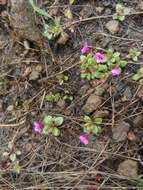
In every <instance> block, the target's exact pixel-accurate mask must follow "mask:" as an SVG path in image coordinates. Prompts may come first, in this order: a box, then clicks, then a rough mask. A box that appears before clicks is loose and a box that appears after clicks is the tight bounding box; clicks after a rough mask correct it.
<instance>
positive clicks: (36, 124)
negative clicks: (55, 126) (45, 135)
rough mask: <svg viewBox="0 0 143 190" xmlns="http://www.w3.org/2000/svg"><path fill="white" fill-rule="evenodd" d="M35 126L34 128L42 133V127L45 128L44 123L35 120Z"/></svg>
mask: <svg viewBox="0 0 143 190" xmlns="http://www.w3.org/2000/svg"><path fill="white" fill-rule="evenodd" d="M34 126H35V128H34V130H35V131H36V132H38V133H41V132H42V128H43V126H44V125H42V124H40V123H38V122H37V121H35V122H34Z"/></svg>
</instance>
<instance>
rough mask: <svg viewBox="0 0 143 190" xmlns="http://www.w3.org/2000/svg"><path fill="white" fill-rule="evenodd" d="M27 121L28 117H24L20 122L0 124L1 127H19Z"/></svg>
mask: <svg viewBox="0 0 143 190" xmlns="http://www.w3.org/2000/svg"><path fill="white" fill-rule="evenodd" d="M25 122H26V118H24V119H23V120H22V121H20V122H19V123H10V124H0V127H18V126H20V125H23V124H24V123H25Z"/></svg>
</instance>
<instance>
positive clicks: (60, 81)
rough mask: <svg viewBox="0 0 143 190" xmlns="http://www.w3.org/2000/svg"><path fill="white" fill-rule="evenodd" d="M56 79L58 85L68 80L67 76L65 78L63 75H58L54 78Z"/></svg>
mask: <svg viewBox="0 0 143 190" xmlns="http://www.w3.org/2000/svg"><path fill="white" fill-rule="evenodd" d="M56 78H57V79H58V82H59V84H60V85H62V84H64V82H65V81H67V80H68V79H69V78H68V76H66V75H64V74H58V75H57V76H56Z"/></svg>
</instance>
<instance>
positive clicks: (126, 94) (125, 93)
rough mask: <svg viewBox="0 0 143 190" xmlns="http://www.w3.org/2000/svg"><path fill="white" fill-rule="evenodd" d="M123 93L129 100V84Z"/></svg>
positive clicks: (130, 95) (130, 96)
mask: <svg viewBox="0 0 143 190" xmlns="http://www.w3.org/2000/svg"><path fill="white" fill-rule="evenodd" d="M123 95H124V97H125V98H126V99H127V100H130V99H131V98H132V92H131V88H130V87H129V86H128V87H127V88H126V89H125V91H124V93H123Z"/></svg>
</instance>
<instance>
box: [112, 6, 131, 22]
mask: <svg viewBox="0 0 143 190" xmlns="http://www.w3.org/2000/svg"><path fill="white" fill-rule="evenodd" d="M129 13H130V9H128V8H125V7H123V6H122V5H121V4H117V5H116V13H115V14H114V15H113V19H118V20H120V21H123V20H125V15H128V14H129Z"/></svg>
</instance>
